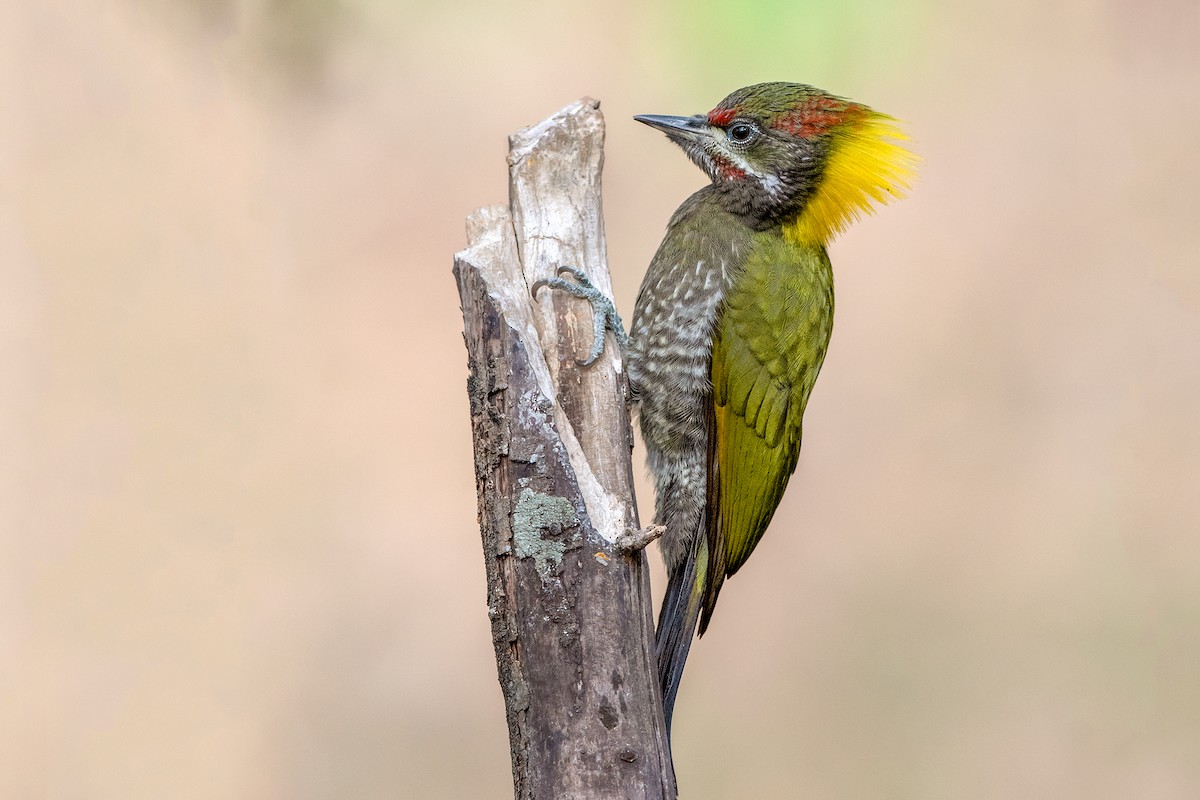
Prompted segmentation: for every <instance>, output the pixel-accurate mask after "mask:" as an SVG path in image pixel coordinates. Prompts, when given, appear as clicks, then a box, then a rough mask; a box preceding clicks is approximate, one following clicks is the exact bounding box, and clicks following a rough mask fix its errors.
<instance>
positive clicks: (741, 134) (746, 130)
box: [726, 122, 755, 144]
mask: <svg viewBox="0 0 1200 800" xmlns="http://www.w3.org/2000/svg"><path fill="white" fill-rule="evenodd" d="M754 133H755V131H754V126H753V125H749V124H747V123H745V122H739V123H737V124H736V125H732V126H730V128H729V130H728V131H726V135H727V136H728V137H729V141H731V142H737V143H738V144H745V143H746V142H748V141H750V140H751V139H753V138H754Z"/></svg>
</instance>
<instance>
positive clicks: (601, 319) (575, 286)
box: [529, 266, 629, 367]
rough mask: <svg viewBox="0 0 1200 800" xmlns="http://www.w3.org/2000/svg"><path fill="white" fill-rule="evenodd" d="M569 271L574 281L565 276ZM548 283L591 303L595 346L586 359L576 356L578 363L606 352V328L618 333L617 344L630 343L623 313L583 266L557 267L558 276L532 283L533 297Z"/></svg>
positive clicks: (586, 364) (589, 362)
mask: <svg viewBox="0 0 1200 800" xmlns="http://www.w3.org/2000/svg"><path fill="white" fill-rule="evenodd" d="M565 275H570V276H571V277H572V278H574V279H575V280H574V281H569V280H566V279H565V278H564V277H563V276H565ZM543 287H548V288H550V289H562V290H563V291H564V292H567V293H568V294H572V295H574V296H575V297H579V298H581V299H583V300H587V301H588V302H589V303H591V305H592V332H593V334H594V335H593V337H592V349H591V352H589V353H588V357H587V358H585V359H579V358H577V359H575V363H576V364H578V365H579V366H581V367H590V366H592V365H593V364H595V363H596V361H597V359H599V358H600V355H601V354H602V353H603V352H604V332H605V331H606V330H611V331H612V332H613V335H614V336H616V337H617V344H618V345H619V346H620V347H621V348H622V349H624V348H625V347H627V346H628V345H629V337H628V336H627V335H626V334H625V326H624V324H623V323H622V322H621V316H620V315H619V314H618V313H617V307H616V305H614V304H613V301H612V300H610V299H608V297H606V296H605V295H604V293H603V292H601V291H600V290H599V289H597V288H596V287H595V286H593V285H592V282H591V280H589V279H588V276H587V274H586V273H584V272H583V270H580V269H576V268H575V267H567V266H562V267H559V268H558V277H556V278H543V279H541V280H540V281H536V282H535V283H534V284H533V286H532V287H530V290H529V291H530V294H532V295H533V299H534V300H537V293H538V290H539V289H541V288H543Z"/></svg>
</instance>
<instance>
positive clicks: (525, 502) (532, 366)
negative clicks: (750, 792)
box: [454, 98, 676, 800]
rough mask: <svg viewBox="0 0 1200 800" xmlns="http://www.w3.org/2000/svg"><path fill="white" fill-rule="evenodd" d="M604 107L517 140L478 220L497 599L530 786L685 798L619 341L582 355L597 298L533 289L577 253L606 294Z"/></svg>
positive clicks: (482, 485) (478, 385) (518, 760)
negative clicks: (494, 196) (670, 728)
mask: <svg viewBox="0 0 1200 800" xmlns="http://www.w3.org/2000/svg"><path fill="white" fill-rule="evenodd" d="M603 146H604V120H603V117H602V116H601V114H600V111H599V103H598V102H596V101H594V100H590V99H586V98H585V99H584V100H581V101H579V102H577V103H574V104H572V105H570V106H567V107H566V108H564V109H563V110H562V111H559V112H558V113H557V114H555V115H553V116H552V117H550V118H549V119H546V120H544V121H543V122H540V123H538V124H537V125H534V126H533V127H530V128H527V129H525V130H523V131H520V132H518V133H517V134H515V135H513V136H512V137H510V139H509V157H508V163H509V204H508V205H507V206H491V207H487V208H481V209H479V210H478V211H476V212H475V213H474V214H472V215H471V216H470V217H469V218H468V219H467V240H468V245H467V248H466V249H465V250H463V251H462V252H460V253H458V254H457V255H456V256H455V259H454V272H455V276H456V278H457V281H458V287H459V294H460V296H461V300H462V310H463V323H464V331H465V339H466V344H467V353H468V361H469V365H470V377H469V378H468V381H467V392H468V395H469V396H470V403H471V426H472V432H473V434H474V439H475V479H476V483H477V488H478V497H479V525H480V531H481V533H482V535H483V551H484V559H485V563H486V565H487V584H488V585H487V600H488V615H489V617H490V618H491V622H492V640H493V643H494V645H495V650H496V664H497V667H498V670H499V676H500V686H501V689H502V691H503V693H504V702H505V707H506V710H507V717H508V730H509V741H510V746H511V751H512V765H513V782H514V785H515V788H516V792H515V796H516V797H517V798H518V800H564V798H572V799H573V800H592V799H593V798H606V799H607V798H621V799H622V800H625V799H628V798H647V799H649V800H672V798H674V797H675V796H676V793H675V779H674V773H673V771H672V767H671V761H670V752H669V747H668V744H667V736H666V728H665V725H664V723H663V714H662V700H661V696H660V692H659V687H658V681H657V677H656V676H657V669H656V667H655V658H654V647H653V623H652V613H651V612H652V610H651V599H650V581H649V576H648V570H647V564H646V556H645V553H644V552H637V553H634V554H632V555H626V554H624V553H622V552H621V550H620V549H619V548H618V546H617V544H616V542H617V539H618V538H619V537H620V536H622V535H623V534H626V533H628V532H629V531H633V530H636V529H637V528H638V519H637V509H636V506H635V504H634V496H633V484H632V467H631V464H630V450H631V447H632V441H633V439H632V432H631V430H630V426H629V416H628V413H627V408H626V402H625V378H624V373H623V368H622V364H621V358H620V352H619V350H618V348H617V346H616V342H615V340H614V339H613V337H612V336H611V334H610V335H609V338H608V344H607V347H606V348H605V352H604V355H603V357H602V358H601V359H600V361H598V362H597V363H596V364H595V365H594V366H592V367H580V366H578V365H577V364H576V362H575V359H576V357H577V356H579V355H581V354H583V353H586V352H587V349H588V346H589V344H590V342H591V337H592V318H591V309H590V308H589V306H588V303H587V302H585V301H583V300H580V299H578V298H575V297H572V296H570V295H568V294H566V293H565V292H560V291H548V290H543V291H542V292H541V294H540V295H539V299H540V302H534V300H533V299H532V297H531V296H530V287H531V286H532V285H533V284H534V283H535V282H536V281H537V280H539V279H542V278H549V277H552V276H554V275H555V273H556V271H557V269H558V267H560V266H563V265H569V266H574V267H578V268H580V269H582V270H583V271H584V272H585V273H587V274H588V276H589V277H590V279H591V281H592V283H593V284H594V285H595V286H596V287H598V288H599V289H601V290H602V291H604V292H605V293H606V294H608V295H609V296H611V294H612V289H611V284H610V280H609V274H608V267H607V264H606V260H605V246H604V223H603V218H602V214H601V203H600V171H601V166H602V164H603Z"/></svg>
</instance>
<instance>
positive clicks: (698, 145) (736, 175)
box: [550, 82, 916, 731]
mask: <svg viewBox="0 0 1200 800" xmlns="http://www.w3.org/2000/svg"><path fill="white" fill-rule="evenodd" d="M634 119H636V120H637V121H639V122H642V123H645V124H646V125H649V126H651V127H653V128H656V129H658V130H660V131H662V132H664V133H665V134H666V135H667V137H668V138H669V139H670V140H671V141H672V142H674V143H675V144H677V145H679V146H680V147H681V148H682V149H683V151H684V152H685V153H686V154H687V156H688V157H689V158H690V159H691V160H692V161H693V162H695V163H696V165H697V166H699V167H700V168H701V169H702V170H703V171H704V172H705V174H707V176H708V177H709V179H710V181H711V183H709V184H708V185H707V186H705V187H704V188H702V189H700V190H699V191H698V192H696V193H695V194H693V195H692V196H691V197H689V198H688V199H687V200H685V201H684V203H683V205H681V206H680V207H679V209H678V210H677V211H676V212H675V214H674V216H672V217H671V220H670V222H669V223H668V225H667V232H666V236H665V238H664V239H663V242H662V244H661V245H660V246H659V248H658V251H657V252H656V253H655V255H654V258H653V260H652V261H651V262H650V267H649V269H648V270H647V272H646V276H645V278H644V279H643V282H642V287H641V290H640V292H639V293H638V298H637V303H636V306H635V309H634V315H633V321H632V325H631V326H630V332H629V336H628V338H626V337H625V336H624V335H623V333H622V332H621V324H620V320H619V318H618V317H617V316H616V312H615V308H614V307H613V306H612V305H611V301H608V300H607V298H604V297H603V295H601V294H599V293H597V292H595V290H594V289H592V288H591V287H590V286H589V285H587V283H586V280H585V279H583V276H582V275H580V274H579V273H576V272H575V271H573V270H571V271H570V272H571V274H573V275H574V277H575V281H574V282H568V281H565V280H563V279H562V278H559V279H555V280H553V281H551V282H550V283H552V284H554V285H556V286H560V287H561V288H565V289H568V290H570V291H573V292H574V293H576V294H579V295H580V296H587V297H588V298H589V299H590V300H591V301H592V302H593V306H594V308H595V309H596V314H597V320H600V321H599V322H598V323H597V328H598V331H599V333H600V334H601V336H598V337H597V343H596V346H595V347H594V348H593V351H592V359H594V358H595V356H596V355H597V354H598V353H599V352H600V348H601V347H602V346H603V336H602V334H603V327H602V325H606V326H609V327H612V328H614V330H615V331H616V332H617V334H618V342H619V343H621V345H622V348H623V350H624V355H625V361H626V364H627V369H628V376H629V384H630V389H631V392H632V399H633V400H634V402H635V403H636V404H637V409H638V418H639V423H640V426H641V431H642V438H643V440H644V441H645V445H646V457H647V463H648V465H649V469H650V472H651V474H652V475H653V478H654V486H655V492H656V504H655V522H656V523H658V524H660V525H663V526H665V528H666V532H665V533H664V534H663V535H662V538H661V539H660V548H661V551H662V555H663V559H664V561H665V562H666V567H667V573H668V584H667V590H666V595H665V597H664V599H663V605H662V609H661V611H660V612H659V617H658V626H657V632H656V637H655V639H656V650H657V655H658V666H659V679H660V682H661V685H662V695H663V710H664V714H665V718H666V722H667V729H668V731H669V730H670V725H671V717H672V712H673V709H674V705H675V697H676V694H677V692H678V690H679V682H680V678H681V677H682V674H683V667H684V663H685V661H686V659H687V655H688V651H689V649H690V647H691V643H692V638H693V636H694V634H695V632H696V630H697V625H698V627H699V633H700V634H701V635H703V633H704V632H705V630H706V629H707V628H708V625H709V623H710V621H711V619H712V614H713V609H714V607H715V606H716V603H717V598H718V596H719V595H720V592H721V588H722V586H723V585H724V583H725V579H726V578H728V577H730V576H732V575H733V574H734V573H736V572H737V571H738V569H739V568H741V566H742V565H743V564H745V563H746V559H747V558H749V557H750V554H751V553H752V552H753V551H754V549H755V547H756V546H757V545H758V543H759V541H760V540H761V539H762V536H763V533H764V532H765V531H766V529H767V526H768V524H769V523H770V521H771V517H772V515H773V514H774V513H775V509H776V508H777V507H778V505H779V502H780V500H781V498H782V497H783V492H784V489H785V488H786V486H787V483H788V478H789V477H790V476H791V474H792V472H793V471H794V470H795V468H796V462H797V458H798V457H799V454H800V441H801V427H802V426H801V422H802V418H803V415H804V409H805V406H806V405H807V403H808V398H809V394H810V392H811V391H812V388H813V384H814V383H815V381H816V379H817V374H818V373H819V372H820V370H821V365H822V363H823V362H824V360H825V352H826V348H827V347H828V344H829V337H830V333H831V332H832V329H833V272H832V270H831V267H830V262H829V256H828V253H827V252H826V247H827V245H828V244H829V242H830V241H831V240H832V239H833V238H834V237H835V236H836V235H837V234H839V233H841V232H842V231H843V230H844V229H845V228H846V227H847V226H848V225H849V224H850V223H851V222H853V221H854V220H856V219H857V218H858V217H859V216H861V215H862V214H863V213H867V212H871V211H873V205H874V204H882V203H887V202H889V201H890V200H892V199H894V198H898V197H901V196H903V193H904V192H905V190H906V189H908V188H909V185H910V182H911V179H912V176H913V170H914V166H915V161H916V158H915V156H913V155H912V154H911V153H910V152H909V151H908V150H906V149H905V148H904V147H903V145H901V144H900V142H901V141H903V140H905V139H906V138H907V137H905V136H904V134H903V133H902V132H901V131H900V129H899V127H898V124H897V123H896V121H895V120H894V119H893V118H891V117H889V116H887V115H885V114H881V113H879V112H876V111H874V110H872V109H871V108H868V107H867V106H865V105H861V104H859V103H855V102H852V101H850V100H846V99H843V98H841V97H837V96H834V95H832V94H829V93H827V92H824V91H822V90H820V89H816V88H813V87H812V86H807V85H805V84H800V83H783V82H775V83H761V84H757V85H754V86H748V87H746V88H743V89H739V90H737V91H735V92H734V93H732V94H730V95H729V96H728V97H726V98H725V99H724V100H722V101H721V102H720V103H719V104H718V105H717V106H716V107H715V108H714V109H713V110H712V111H710V112H708V113H707V114H698V115H696V116H690V117H676V116H657V115H646V116H638V117H634Z"/></svg>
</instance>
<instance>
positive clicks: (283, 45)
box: [0, 0, 1200, 800]
mask: <svg viewBox="0 0 1200 800" xmlns="http://www.w3.org/2000/svg"><path fill="white" fill-rule="evenodd" d="M1198 42H1200V15H1198V14H1197V11H1196V6H1195V4H1194V3H1192V2H1184V1H1182V0H1181V2H1178V3H1170V2H1151V3H1149V4H1146V3H1141V2H1139V3H1134V2H1111V3H1107V4H1106V3H1095V2H1084V0H1076V1H1075V2H1056V3H1049V4H1046V3H1041V2H1033V0H1015V2H1008V3H1000V4H991V3H987V4H983V3H979V4H972V3H940V2H934V0H929V2H911V3H904V4H895V3H884V2H878V1H877V2H868V3H860V4H842V3H836V4H835V3H831V2H829V3H826V2H810V3H786V4H785V3H778V2H771V3H762V4H743V3H734V2H732V0H728V1H727V0H696V2H689V3H685V2H683V0H678V1H677V2H665V3H659V4H653V5H649V6H643V5H642V4H636V3H632V2H630V3H625V4H623V3H612V2H610V1H609V0H592V1H591V2H580V3H562V2H550V0H531V1H530V2H521V3H513V4H496V3H485V2H473V3H472V2H468V3H455V4H448V3H447V4H440V3H438V4H435V3H418V2H401V3H398V4H396V3H388V2H383V0H375V2H369V1H368V0H342V2H337V3H334V2H317V0H307V2H303V1H301V0H294V1H293V2H283V1H282V0H257V1H255V2H233V0H207V1H206V2H205V1H202V0H191V2H183V3H161V2H160V3H152V2H146V1H145V0H129V2H83V1H82V0H80V1H79V2H69V1H68V0H45V1H44V2H34V0H27V1H23V0H3V2H0V364H2V365H3V368H2V369H0V797H4V798H43V797H45V798H56V799H58V798H62V799H64V800H75V799H76V798H78V799H79V800H85V799H86V800H95V799H98V798H104V799H106V800H107V799H108V798H113V799H114V800H115V799H118V798H119V799H122V800H124V799H125V798H206V799H209V798H235V799H238V800H241V799H243V798H245V799H246V800H250V799H255V800H257V799H258V798H264V799H271V800H274V799H276V798H278V799H279V800H305V799H307V798H314V799H315V798H504V797H508V796H510V785H509V767H508V751H507V744H506V740H505V728H504V724H503V709H502V704H501V698H500V693H499V690H498V687H497V686H496V683H495V673H494V663H493V661H492V655H491V650H490V644H489V640H488V628H487V618H486V614H485V608H484V602H483V599H484V593H483V571H482V560H481V558H480V554H479V545H478V539H477V530H476V528H475V508H474V503H475V498H474V487H473V484H472V474H471V466H470V464H471V462H470V439H469V430H468V426H467V410H466V396H465V391H464V385H465V378H466V370H465V352H464V350H463V347H462V342H461V338H460V334H459V331H460V318H459V313H458V306H457V299H456V293H455V289H454V285H453V281H452V278H451V275H450V266H451V255H452V253H453V252H454V251H455V250H457V249H459V248H460V247H461V246H462V245H463V234H462V220H463V217H464V216H465V215H466V214H467V213H468V212H469V211H470V210H471V209H472V208H473V207H475V206H477V205H482V204H486V203H491V202H495V201H498V200H502V199H503V198H504V196H505V168H504V153H505V135H506V134H507V133H508V132H510V131H512V130H515V129H516V128H518V127H520V126H522V125H526V124H529V123H532V122H534V121H536V120H538V119H540V118H541V117H543V116H545V115H547V114H549V113H550V112H552V111H554V110H555V109H557V108H558V107H560V106H561V105H563V104H565V103H566V102H568V101H570V100H572V99H575V98H576V97H579V96H581V95H584V94H590V95H593V96H595V97H599V98H601V99H602V100H603V103H604V105H603V109H604V110H605V112H606V113H607V119H608V123H609V140H608V149H607V166H606V173H605V192H606V194H605V199H606V204H607V206H606V214H607V223H608V231H609V249H610V256H611V263H612V270H613V273H614V282H615V289H616V296H617V301H618V303H619V305H620V306H621V308H622V309H624V310H625V311H626V313H628V312H629V310H630V309H631V308H632V303H633V298H634V295H635V293H636V290H637V286H638V283H639V281H640V277H641V273H642V270H643V269H644V265H645V264H646V263H647V262H648V260H649V258H650V256H651V254H652V253H653V250H654V247H655V245H656V243H657V241H658V239H659V237H660V236H661V234H662V229H663V226H664V224H665V222H666V220H667V218H668V216H669V215H670V213H671V211H672V210H673V208H674V207H675V206H676V205H677V204H678V203H679V202H680V201H681V200H682V199H683V198H684V197H685V196H686V195H687V194H688V193H689V192H690V191H692V190H694V189H695V188H698V187H699V186H700V185H701V182H702V177H701V175H700V173H699V172H697V171H696V170H695V169H694V167H692V166H691V165H690V164H689V163H687V162H686V160H685V159H684V158H683V157H682V156H681V155H680V154H679V153H678V152H676V151H675V149H674V148H673V147H671V146H670V144H669V143H668V142H666V141H665V140H664V139H663V138H662V137H661V136H660V135H657V134H655V133H654V132H652V131H649V130H647V129H645V128H643V127H641V126H638V125H637V124H636V123H634V122H632V121H631V120H630V117H631V115H633V114H635V113H682V114H688V113H695V112H699V111H704V110H706V109H708V108H709V107H711V106H712V105H714V104H715V103H716V102H717V101H718V100H719V99H720V98H721V97H722V96H723V95H724V94H725V93H727V92H728V91H730V90H732V89H734V88H737V87H738V86H741V85H744V84H747V83H751V82H755V81H758V80H768V79H790V80H804V81H807V82H811V83H815V84H818V85H821V86H823V87H824V88H828V89H830V90H833V91H836V92H839V93H843V94H846V95H850V96H852V97H855V98H856V99H860V100H862V101H864V102H868V103H871V104H873V105H875V106H876V107H878V108H880V109H882V110H885V111H888V112H891V113H893V114H895V115H897V116H899V117H902V118H904V119H905V120H908V125H909V129H910V130H911V132H912V133H913V136H914V140H915V141H914V148H915V149H916V150H917V151H919V153H920V154H921V155H922V157H923V158H924V163H923V165H922V168H921V176H920V181H919V184H918V185H917V187H916V189H915V191H914V192H913V194H912V197H911V198H910V199H908V200H906V201H905V202H903V203H901V204H899V205H896V206H894V207H891V208H888V209H886V210H885V211H884V213H881V214H880V215H878V216H877V217H875V218H872V219H870V220H867V221H864V222H862V223H860V224H859V225H857V226H856V227H854V228H853V229H852V230H851V231H850V233H849V234H848V235H846V236H845V237H844V238H843V240H841V241H839V242H838V243H836V245H835V246H834V247H833V250H832V255H833V260H834V264H835V269H836V272H837V278H838V292H839V294H838V321H837V330H836V332H835V334H834V340H833V345H832V348H831V351H830V354H829V358H828V361H827V365H826V368H825V371H824V373H823V376H822V378H821V381H820V382H819V384H818V387H817V389H816V392H815V394H814V397H813V400H812V403H811V405H810V407H809V411H808V416H807V422H806V433H807V440H806V443H805V450H804V453H803V455H802V458H801V461H800V466H799V469H798V472H797V475H796V478H795V480H794V481H793V483H792V487H791V489H790V490H789V492H788V495H787V497H786V498H785V500H784V503H783V507H782V510H781V512H780V514H779V515H778V516H777V518H776V521H775V522H774V524H773V526H772V528H771V531H770V533H769V534H768V536H767V538H766V539H765V541H764V543H763V545H762V547H761V549H760V550H759V554H758V555H757V556H756V557H755V558H754V559H752V560H751V562H750V564H749V565H748V566H747V567H746V569H745V570H743V571H742V572H741V573H739V575H738V576H737V578H736V579H734V580H733V582H732V583H730V584H729V585H728V586H727V588H726V591H725V593H724V594H723V595H722V597H723V599H722V606H721V613H720V614H718V615H717V616H716V618H715V621H714V626H713V629H712V630H711V632H710V634H709V635H708V636H706V637H705V639H704V640H703V641H702V642H701V643H700V644H698V645H697V646H696V648H695V649H694V650H693V657H692V660H691V664H690V666H689V670H688V676H687V679H686V680H685V682H684V686H683V691H682V696H681V699H680V706H679V711H678V715H677V718H676V741H675V744H676V751H677V768H678V771H679V774H680V779H681V785H682V786H683V788H684V790H685V792H686V794H685V796H686V797H689V798H795V797H814V798H883V797H886V798H914V799H915V800H937V799H939V798H944V799H945V800H961V799H962V798H972V800H989V799H991V798H995V799H996V800H1000V799H1001V798H1003V799H1004V800H1009V799H1010V798H1046V799H1047V800H1051V799H1053V800H1062V799H1063V798H1081V799H1082V798H1087V799H1088V800H1097V799H1099V798H1112V799H1113V800H1117V799H1119V798H1120V799H1127V798H1138V800H1176V799H1178V800H1191V799H1194V798H1196V797H1200V537H1198V536H1197V534H1198V532H1200V501H1198V500H1197V493H1198V492H1200V423H1198V422H1197V409H1198V407H1200V259H1198V258H1197V253H1198V252H1200V223H1198V221H1197V220H1198V219H1200V202H1198V200H1197V197H1198V194H1197V186H1200V159H1197V157H1196V146H1197V142H1198V141H1200V82H1198V81H1197V76H1198V75H1200V55H1198V54H1200V46H1198ZM635 457H636V458H637V459H638V463H639V465H640V458H641V456H640V453H638V454H636V455H635ZM650 496H651V495H650V492H649V489H648V488H647V486H646V484H645V483H644V482H643V483H642V484H641V489H640V497H641V499H642V502H643V508H644V509H645V508H647V501H648V500H649V499H650Z"/></svg>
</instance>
